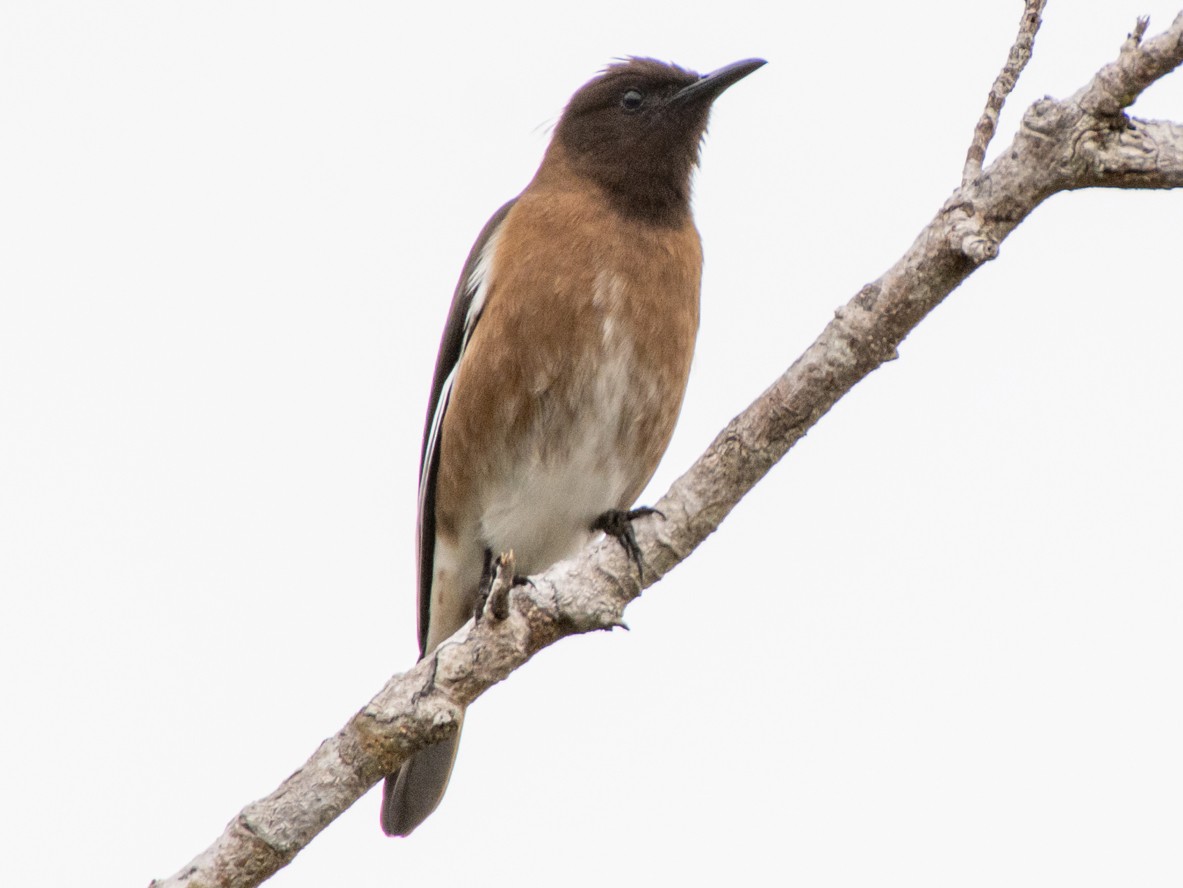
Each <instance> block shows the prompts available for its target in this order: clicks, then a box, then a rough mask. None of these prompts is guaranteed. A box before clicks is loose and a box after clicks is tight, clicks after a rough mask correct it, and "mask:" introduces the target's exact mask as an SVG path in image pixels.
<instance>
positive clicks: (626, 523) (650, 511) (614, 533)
mask: <svg viewBox="0 0 1183 888" xmlns="http://www.w3.org/2000/svg"><path fill="white" fill-rule="evenodd" d="M646 515H661V517H662V518H664V517H665V515H664V514H663V513H662V512H660V511H659V510H657V509H654V508H650V507H649V506H640V507H639V508H636V509H629V510H628V511H627V512H626V511H625V510H623V509H609V510H608V511H607V512H605V513H604V514H603V515H601V516H600V517H599V518H597V519H596V520H595V521H594V522H592V526H591V529H592V530H602V531H603V532H604V533H606V534H608V536H610V537H614V538H615V539H616V541H617V542H618V543H620V545H621V546H623V547H624V551H625V554H626V555H628V557H629V560H631V561H632V562H633V564H635V565H636V566H637V577H638V578H639V579H640V580H641V581H642V582H644V580H645V562H644V559H642V558H641V547H640V546H638V545H637V537H636V534H634V533H633V522H634V521H635V520H636V519H638V518H644V517H645V516H646Z"/></svg>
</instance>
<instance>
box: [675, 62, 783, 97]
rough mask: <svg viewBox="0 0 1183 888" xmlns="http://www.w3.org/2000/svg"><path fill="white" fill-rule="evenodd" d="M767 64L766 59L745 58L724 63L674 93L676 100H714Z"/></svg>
mask: <svg viewBox="0 0 1183 888" xmlns="http://www.w3.org/2000/svg"><path fill="white" fill-rule="evenodd" d="M765 64H767V63H766V62H765V61H764V59H744V60H743V61H742V62H732V63H731V64H730V65H724V66H723V67H722V68H720V69H719V70H718V71H712V72H711V73H710V74H704V75H703V76H702V77H700V78H698V80H696V81H695V82H694V83H692V84H690V85H689V86H687V87H685V88H684V89H681V90H679V91H678V92H677V93H675V95H674V101H675V102H685V101H706V102H713V101H714V100H715V99H717V98H718V97H719V94H720V93H722V92H723V90H725V89H727V87H729V86H731V85H732V84H735V83H739V81H741V80H743V79H744V78H745V77H747V76H748V75H749V74H751V73H752V72H753V71H755V70H756V69H757V68H762V67H764V65H765Z"/></svg>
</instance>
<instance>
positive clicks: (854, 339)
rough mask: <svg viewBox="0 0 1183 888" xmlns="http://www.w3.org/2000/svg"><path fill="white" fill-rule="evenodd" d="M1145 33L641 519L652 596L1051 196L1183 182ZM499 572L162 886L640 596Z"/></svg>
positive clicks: (579, 581) (600, 572) (592, 566)
mask: <svg viewBox="0 0 1183 888" xmlns="http://www.w3.org/2000/svg"><path fill="white" fill-rule="evenodd" d="M1039 5H1040V6H1041V5H1042V4H1039ZM1028 9H1029V10H1030V9H1031V4H1028ZM1144 27H1145V26H1144V25H1140V26H1139V28H1138V29H1137V30H1136V31H1135V33H1134V34H1133V35H1131V37H1130V39H1129V40H1127V41H1126V43H1125V45H1123V47H1122V49H1121V53H1120V55H1119V57H1118V59H1117V60H1116V61H1115V62H1113V63H1112V64H1110V65H1107V66H1106V67H1105V68H1103V69H1102V70H1101V71H1100V72H1099V73H1098V74H1097V75H1096V76H1095V77H1094V78H1093V79H1092V80H1091V81H1090V83H1089V84H1088V85H1087V86H1085V87H1084V88H1083V89H1082V90H1081V91H1080V92H1078V93H1077V94H1076V95H1075V96H1073V97H1072V98H1070V99H1067V100H1064V101H1055V100H1052V99H1042V100H1040V101H1039V102H1036V103H1035V104H1034V105H1032V106H1031V108H1029V109H1028V111H1027V112H1026V114H1025V115H1024V116H1023V120H1022V125H1021V127H1020V129H1019V132H1018V133H1017V134H1016V136H1015V138H1014V140H1013V141H1012V143H1011V145H1010V146H1009V148H1008V149H1007V150H1006V151H1004V152H1002V154H1001V155H1000V157H999V158H998V159H997V160H996V161H995V162H994V163H993V164H991V165H990V167H989V168H987V169H986V170H985V171H984V172H982V173H981V174H980V175H977V176H975V177H973V178H972V180H971V181H967V182H965V183H963V184H962V186H961V187H960V188H958V189H957V190H956V191H955V192H954V193H953V195H952V196H951V197H950V198H949V199H948V201H946V203H945V205H944V206H943V207H942V208H941V209H940V210H939V211H938V212H937V214H936V216H935V217H934V218H933V219H932V221H930V222H929V224H928V225H927V226H925V228H924V229H923V230H922V231H921V232H920V234H919V235H918V236H917V238H916V240H915V241H914V242H913V244H912V246H911V247H910V248H909V249H908V251H907V252H906V253H905V254H904V255H903V256H902V257H901V258H900V259H899V261H897V262H896V263H895V265H893V266H892V267H891V268H890V269H888V270H887V272H886V273H884V274H883V275H882V276H881V277H880V278H879V279H878V280H876V281H874V282H872V283H870V284H867V285H866V286H864V287H863V288H862V289H861V290H860V291H859V292H858V293H857V294H856V295H855V296H854V298H853V299H851V300H850V302H848V303H847V304H846V305H845V306H843V307H841V308H839V309H838V310H837V311H836V312H835V316H834V319H833V320H831V321H830V323H829V324H827V326H826V328H825V329H824V330H823V331H822V333H821V335H820V336H819V337H818V338H817V340H816V341H815V342H814V343H813V344H812V345H811V346H810V347H809V348H808V349H806V351H805V352H804V354H802V355H801V357H799V358H798V359H797V360H796V361H795V362H794V364H793V365H792V366H791V367H790V368H789V369H788V370H787V371H785V373H784V374H783V375H782V376H781V377H780V378H779V379H777V380H776V381H775V382H774V383H773V384H772V385H771V386H770V387H769V388H768V390H767V391H765V392H764V393H763V394H762V395H761V396H760V397H759V398H758V399H757V400H756V401H755V402H754V403H753V404H752V405H751V406H750V407H749V408H748V409H747V410H745V411H744V412H743V413H741V414H740V415H739V416H737V417H736V418H735V419H733V420H732V421H731V422H730V423H729V424H728V425H727V427H726V428H725V429H724V430H723V431H722V432H721V433H720V434H719V436H718V437H717V438H716V439H715V440H714V442H713V443H712V444H711V446H710V447H709V448H708V449H707V450H706V452H705V453H704V454H703V455H702V456H701V457H700V458H699V459H698V461H697V462H696V463H695V464H694V465H693V466H692V467H691V468H690V470H689V471H688V472H687V473H686V474H685V475H683V476H682V477H681V478H679V479H678V480H677V481H676V482H675V483H674V485H673V486H672V487H671V488H670V490H669V492H668V493H667V494H666V495H665V496H664V497H663V498H662V499H661V500H660V502H658V503H657V504H656V505H657V507H658V508H659V509H660V510H661V513H662V514H663V515H664V516H666V517H665V518H660V517H657V516H650V517H647V518H644V519H642V520H640V521H638V522H637V524H636V532H637V541H638V543H639V544H640V546H641V549H642V552H643V554H644V558H645V564H646V567H647V570H646V572H645V585H651V584H652V583H654V582H656V581H657V580H658V579H660V578H661V577H662V576H663V575H664V574H665V573H667V572H668V571H669V570H671V569H672V568H674V567H675V566H676V565H677V564H679V563H680V562H681V561H682V560H684V559H685V558H686V557H687V556H688V555H689V554H690V552H692V551H693V550H694V549H695V548H696V547H697V546H698V544H699V543H701V542H702V541H703V540H704V539H706V537H707V536H709V535H710V534H711V533H713V532H714V530H715V528H716V527H718V525H719V523H720V522H721V521H722V520H723V519H724V518H725V517H726V516H727V514H728V513H729V512H730V511H731V509H732V508H733V507H734V506H735V505H736V503H738V502H739V500H740V499H741V498H742V497H743V496H744V495H745V494H746V493H747V492H748V491H749V490H750V489H751V488H752V487H753V486H754V485H755V484H756V483H757V482H758V481H759V480H760V479H761V478H762V477H763V476H764V474H765V473H766V472H768V470H769V469H770V468H771V467H772V466H773V465H774V464H775V463H776V462H777V461H778V460H779V459H780V458H781V457H783V456H784V455H785V453H787V452H788V450H789V449H790V448H791V447H792V446H793V445H794V444H795V443H796V442H797V441H798V440H800V439H801V437H803V436H804V435H805V433H806V432H807V431H808V430H809V429H810V428H811V427H812V426H813V424H814V423H816V422H817V421H818V419H820V418H821V417H822V416H823V415H824V414H825V413H826V412H827V411H828V410H829V409H830V408H831V407H832V406H833V405H834V404H835V403H836V402H837V401H838V399H839V398H841V397H842V396H843V395H844V394H845V393H846V392H848V391H849V390H850V389H851V388H852V387H853V386H854V385H855V384H856V383H857V382H858V381H859V380H861V379H862V378H863V377H865V376H866V375H867V374H869V373H870V372H871V371H873V370H874V369H875V368H877V367H878V366H880V364H882V363H883V362H885V361H888V360H891V359H893V358H895V357H896V354H897V352H896V349H897V347H898V346H899V344H900V343H901V342H902V341H903V340H904V338H905V337H906V336H907V335H908V333H909V332H911V330H912V329H913V328H914V327H915V326H916V325H917V324H918V323H919V322H920V321H921V320H922V319H923V318H924V316H925V315H926V314H928V312H929V311H931V310H932V309H933V308H934V307H935V306H936V305H938V304H939V303H940V302H941V300H943V299H944V298H945V297H946V296H947V295H948V294H949V293H951V292H952V291H953V290H954V289H956V287H957V286H958V285H959V284H960V283H961V282H962V281H963V280H965V278H966V277H968V276H969V275H970V274H972V273H973V271H974V270H975V269H976V268H977V267H978V266H979V265H980V264H981V263H983V262H985V261H986V260H988V259H991V258H993V257H994V256H996V255H997V253H998V247H999V244H1001V243H1002V241H1003V240H1004V239H1005V238H1006V236H1007V235H1008V234H1009V233H1010V232H1011V231H1013V230H1014V228H1015V227H1016V226H1018V225H1019V223H1021V222H1022V221H1023V219H1025V218H1026V217H1027V215H1028V214H1029V213H1031V211H1032V210H1033V209H1034V208H1035V207H1036V206H1038V205H1039V204H1040V203H1041V202H1042V201H1043V200H1045V199H1047V198H1048V197H1049V196H1051V195H1052V194H1055V193H1057V192H1061V191H1069V190H1073V189H1077V188H1083V187H1087V186H1107V187H1123V188H1128V187H1138V188H1175V187H1181V186H1183V126H1180V125H1179V124H1176V123H1162V122H1144V121H1133V120H1130V119H1128V118H1126V117H1125V115H1124V110H1123V109H1124V108H1126V107H1128V106H1129V105H1130V104H1131V103H1132V102H1133V101H1134V99H1135V98H1136V97H1137V96H1138V94H1139V93H1140V92H1141V91H1142V90H1144V89H1145V88H1146V87H1147V86H1149V85H1150V84H1151V83H1152V82H1154V80H1156V79H1157V78H1159V77H1162V76H1163V75H1165V74H1166V73H1168V72H1169V71H1171V70H1173V69H1174V68H1175V67H1176V66H1178V65H1179V64H1180V62H1181V61H1183V14H1180V16H1179V17H1178V18H1176V20H1175V22H1174V24H1172V26H1171V28H1170V29H1169V30H1168V31H1166V32H1164V33H1163V34H1160V35H1159V36H1157V37H1155V38H1153V39H1151V40H1149V41H1145V42H1143V41H1142V39H1141V37H1142V32H1143V31H1144ZM1032 33H1033V32H1032ZM991 126H992V124H991ZM501 573H502V576H501V578H500V580H499V582H501V584H502V585H501V586H499V587H498V589H497V590H495V591H494V593H493V596H491V597H494V596H495V600H493V601H491V602H490V604H489V605H488V606H487V608H486V611H485V613H486V615H487V616H489V617H490V618H489V619H481V620H480V621H479V622H476V623H474V622H471V621H470V622H469V623H468V625H466V626H465V627H464V628H463V629H461V630H460V631H459V632H458V633H456V635H454V636H453V637H452V638H451V639H449V640H448V641H447V642H445V643H444V644H443V645H441V646H440V647H439V648H438V649H437V650H436V651H435V652H434V653H433V654H432V655H431V656H430V657H428V658H427V659H425V660H423V661H421V662H420V663H418V664H417V665H416V666H415V667H414V668H412V669H411V670H409V671H407V672H405V673H403V674H401V675H396V676H394V677H393V678H392V679H391V680H390V681H389V682H388V683H387V685H386V686H385V687H384V688H383V689H382V691H381V692H380V693H379V694H378V695H377V696H375V697H374V699H373V700H371V701H370V702H369V703H368V704H367V705H366V706H365V707H364V708H363V709H362V710H361V711H360V712H358V713H357V714H356V715H355V716H354V717H353V718H352V719H350V721H349V723H348V724H346V725H345V727H344V728H342V729H341V731H340V732H339V733H338V734H337V735H336V736H334V737H332V738H330V739H329V740H326V741H325V742H324V743H323V744H321V747H320V748H319V749H318V750H317V751H316V752H315V753H314V754H313V756H312V758H311V759H309V761H308V762H307V763H306V764H305V765H304V766H303V767H302V768H300V769H299V770H298V771H296V772H295V773H294V774H293V775H292V776H291V777H289V778H288V779H287V780H286V781H284V783H283V784H282V785H281V786H280V787H279V789H277V790H276V791H275V792H274V793H272V794H271V795H270V796H268V797H267V798H265V799H261V800H260V801H257V802H254V803H252V804H250V805H248V806H247V807H246V808H245V809H243V811H242V812H241V813H240V814H238V816H237V817H235V819H234V820H233V821H232V822H231V823H230V824H229V825H228V826H227V828H226V831H225V833H224V834H223V835H222V836H221V837H219V838H218V839H217V841H216V842H215V843H214V844H213V845H212V846H211V847H210V848H209V849H208V850H206V851H205V852H203V853H202V854H201V855H200V856H199V857H197V858H196V859H195V860H194V861H193V862H192V863H190V864H189V865H188V866H187V867H185V868H184V869H183V870H181V871H180V872H179V873H177V874H176V875H175V876H173V877H172V878H170V879H167V880H164V881H162V882H156V883H154V885H156V886H157V888H179V886H188V888H196V886H211V888H212V886H219V888H239V886H243V888H245V886H253V885H257V884H259V883H260V882H262V881H263V880H264V879H266V878H267V877H268V876H270V875H271V874H272V873H274V872H275V871H276V870H278V869H279V868H281V867H282V866H284V865H286V864H287V863H288V862H290V861H291V860H292V858H293V857H294V856H295V855H296V854H297V853H298V852H299V850H300V849H301V848H303V847H304V846H305V845H307V844H308V843H309V842H310V841H311V840H312V839H313V838H314V837H315V836H316V834H317V833H319V832H320V830H322V829H323V828H324V827H325V826H326V825H327V824H328V823H329V822H331V821H332V820H333V819H334V818H336V817H337V816H338V815H339V814H341V812H343V811H344V810H345V809H346V808H348V807H349V806H350V805H352V804H353V802H355V801H356V800H357V799H358V798H360V797H361V796H362V795H363V794H364V793H365V792H366V791H367V790H368V789H369V788H370V787H371V786H373V785H374V784H375V783H376V782H377V781H378V780H380V779H381V778H382V777H383V776H384V775H386V774H389V773H392V772H393V771H395V770H396V769H397V767H398V766H399V765H400V764H401V763H402V762H404V761H405V760H406V759H407V757H408V756H409V755H410V754H411V753H412V752H414V751H415V750H417V749H420V748H422V747H424V746H426V745H428V744H430V743H434V742H437V741H439V740H441V739H443V738H445V737H446V736H448V735H449V734H450V733H451V732H453V731H455V730H456V725H457V724H458V722H459V719H460V717H461V715H462V713H463V711H464V708H465V707H466V706H467V705H468V704H469V703H471V702H472V701H473V700H474V699H475V698H476V697H477V696H479V695H480V694H481V693H483V692H484V691H485V690H487V689H488V688H489V687H491V686H492V685H494V684H496V683H497V682H499V681H501V680H502V679H504V678H506V677H507V676H508V675H509V674H510V673H511V672H512V671H513V670H514V669H516V668H517V667H519V666H521V665H522V664H523V663H525V662H526V661H527V660H528V659H530V657H532V656H533V655H534V654H535V653H536V652H537V651H538V650H540V649H542V648H543V647H546V646H547V645H549V644H552V643H553V642H555V641H557V640H558V639H559V638H562V637H564V636H567V635H573V634H576V633H580V632H588V631H592V630H597V629H611V628H613V627H615V626H620V625H623V623H622V619H621V616H622V613H623V611H624V608H625V607H626V606H627V605H628V603H629V602H630V601H631V600H632V599H633V598H634V597H636V596H637V595H638V594H639V593H640V588H639V584H638V581H637V578H636V571H635V569H634V568H633V565H632V564H631V562H630V561H629V560H628V558H627V557H626V556H625V555H624V554H623V553H622V552H621V550H620V547H619V546H618V545H617V544H616V543H615V542H614V541H612V540H606V541H601V542H600V543H597V544H595V545H593V546H591V547H589V549H588V550H587V551H585V552H584V553H582V554H581V555H580V556H579V557H577V558H575V559H572V560H570V561H565V562H561V563H559V564H556V565H554V566H553V567H551V568H550V569H548V570H547V571H546V572H545V573H543V574H541V575H540V576H538V577H535V578H534V579H533V582H532V583H530V584H526V585H524V586H512V579H510V580H509V582H510V584H511V587H510V588H506V587H505V580H506V579H507V577H510V578H511V577H512V565H509V564H506V565H502V571H501Z"/></svg>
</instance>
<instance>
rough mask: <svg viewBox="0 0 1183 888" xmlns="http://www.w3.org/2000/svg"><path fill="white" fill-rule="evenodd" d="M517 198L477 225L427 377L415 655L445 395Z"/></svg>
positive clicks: (424, 602) (425, 608)
mask: <svg viewBox="0 0 1183 888" xmlns="http://www.w3.org/2000/svg"><path fill="white" fill-rule="evenodd" d="M516 200H517V198H516V197H515V198H514V199H513V200H511V201H509V202H508V203H506V204H505V205H504V206H502V207H501V209H499V210H498V211H497V212H496V213H494V214H493V217H492V218H491V219H490V220H489V221H488V222H486V223H485V227H484V228H483V229H481V233H480V235H479V236H478V237H477V239H476V243H475V244H473V245H472V250H471V251H470V252H469V254H468V259H467V260H466V261H465V263H464V270H463V271H462V272H461V273H460V280H459V282H458V283H457V284H456V293H455V294H454V295H453V296H452V307H451V309H449V311H448V321H447V323H446V324H445V325H444V335H443V337H441V339H440V351H439V357H438V358H436V362H435V376H434V377H433V378H432V380H431V400H430V401H429V402H428V404H427V423H426V425H425V426H424V428H423V449H422V451H421V453H420V455H419V523H418V526H417V527H416V537H417V544H418V548H419V655H420V656H423V655H425V654H426V653H427V651H426V646H427V626H428V616H429V609H430V606H431V579H432V575H433V573H434V565H433V562H434V559H435V489H436V472H437V470H438V469H439V462H440V449H439V448H440V431H441V427H442V426H443V422H444V412H445V411H446V410H447V409H448V396H449V394H450V393H451V389H452V381H453V380H454V379H455V378H456V371H457V368H458V367H459V366H460V361H461V359H462V358H463V357H464V348H465V346H466V345H468V340H469V337H470V336H471V335H472V331H473V329H474V328H475V327H476V324H477V321H478V320H480V316H481V312H482V310H483V309H484V303H485V293H486V288H485V283H486V279H487V277H488V270H489V260H490V257H491V255H492V247H493V245H494V244H495V238H496V235H497V232H498V230H499V229H500V228H501V223H502V222H504V221H505V217H506V216H507V215H508V214H509V210H510V207H512V206H513V205H514V202H515V201H516Z"/></svg>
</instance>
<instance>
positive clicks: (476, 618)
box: [472, 549, 497, 623]
mask: <svg viewBox="0 0 1183 888" xmlns="http://www.w3.org/2000/svg"><path fill="white" fill-rule="evenodd" d="M496 577H497V572H496V571H495V570H493V550H492V549H485V564H484V567H482V568H481V581H480V582H479V583H477V584H476V601H474V602H473V605H472V621H473V622H474V623H479V622H480V621H481V617H483V616H484V615H485V605H486V604H487V603H488V601H489V593H490V592H492V591H493V580H494V579H496Z"/></svg>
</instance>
